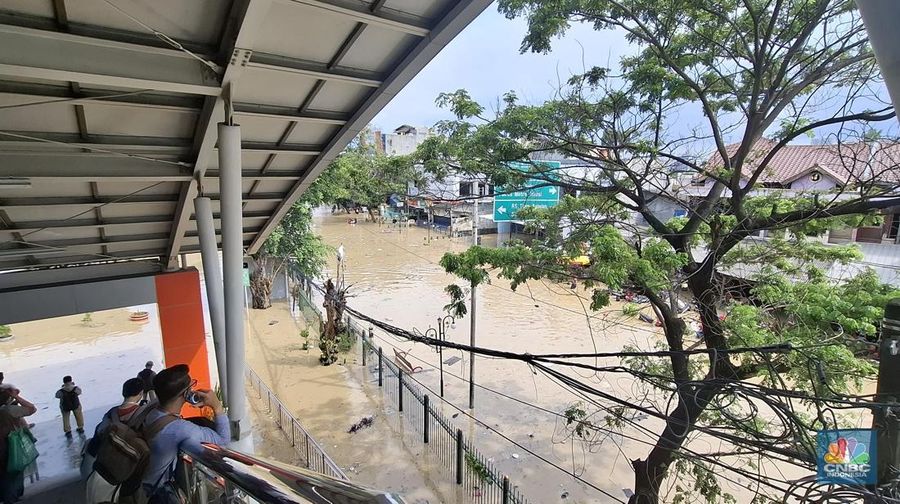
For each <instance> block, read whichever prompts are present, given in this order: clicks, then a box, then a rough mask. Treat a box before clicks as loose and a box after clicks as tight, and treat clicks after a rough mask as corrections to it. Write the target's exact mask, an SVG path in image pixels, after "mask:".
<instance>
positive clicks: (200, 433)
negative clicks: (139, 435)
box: [143, 364, 231, 498]
mask: <svg viewBox="0 0 900 504" xmlns="http://www.w3.org/2000/svg"><path fill="white" fill-rule="evenodd" d="M195 385H196V380H193V379H191V376H190V369H189V368H188V366H187V365H185V364H178V365H175V366H172V367H168V368H166V369H163V370H162V371H160V372H159V373H158V374H157V375H156V377H155V378H154V379H153V388H154V390H155V391H156V397H157V399H158V400H159V404H158V405H157V406H156V407H154V409H153V410H151V411H150V412H149V413H147V416H146V418H145V419H144V431H145V432H147V431H150V430H153V431H156V434H155V435H154V436H153V437H152V439H151V440H150V443H149V444H150V464H149V467H148V468H147V472H146V473H144V480H143V487H144V492H145V495H146V496H147V497H148V498H149V497H151V496H152V495H153V494H154V492H156V491H157V490H158V489H160V488H161V487H162V486H163V485H165V484H166V483H167V482H169V481H170V480H171V479H172V478H173V473H174V469H175V463H176V461H177V459H178V451H179V450H186V451H188V452H191V451H194V452H197V451H200V450H202V446H201V445H202V443H213V444H218V445H225V444H227V443H228V440H229V438H230V437H231V429H230V427H229V425H228V417H227V416H226V415H225V408H224V407H223V406H222V402H221V401H220V400H219V398H218V397H217V396H216V394H215V392H213V391H212V390H209V389H195V388H194V386H195ZM190 395H193V396H195V397H196V399H197V402H196V403H192V405H193V406H196V407H197V408H203V407H209V408H212V410H213V413H215V418H214V425H215V428H209V427H202V426H200V425H197V424H195V423H193V422H190V421H188V420H185V419H183V418H182V417H181V409H182V408H183V407H184V405H185V403H186V402H187V398H188V397H189V396H190ZM162 424H164V426H162V427H161V428H160V425H162Z"/></svg>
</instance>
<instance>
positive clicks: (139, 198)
mask: <svg viewBox="0 0 900 504" xmlns="http://www.w3.org/2000/svg"><path fill="white" fill-rule="evenodd" d="M206 196H207V197H208V198H210V199H211V200H213V201H218V200H219V195H218V194H207V195H206ZM283 197H284V195H283V194H281V193H254V194H244V197H243V199H244V201H251V202H253V201H256V202H263V203H274V202H278V201H281V199H282V198H283ZM145 203H178V195H177V194H147V195H144V194H133V195H130V196H129V195H118V196H97V197H93V196H56V197H33V198H0V208H23V207H49V206H54V207H66V206H94V205H103V206H111V205H134V204H145Z"/></svg>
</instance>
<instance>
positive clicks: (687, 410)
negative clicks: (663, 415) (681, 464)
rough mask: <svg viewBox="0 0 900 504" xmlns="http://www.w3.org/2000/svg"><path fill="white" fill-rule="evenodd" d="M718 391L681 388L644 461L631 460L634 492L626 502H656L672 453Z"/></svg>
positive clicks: (714, 387) (678, 447)
mask: <svg viewBox="0 0 900 504" xmlns="http://www.w3.org/2000/svg"><path fill="white" fill-rule="evenodd" d="M716 393H718V387H717V386H713V385H699V386H696V387H689V388H687V389H684V392H682V393H680V394H679V397H678V406H677V407H676V408H675V410H674V411H672V413H671V414H670V415H669V417H668V418H667V419H666V427H665V430H663V433H662V434H661V435H660V436H659V439H658V440H657V441H656V445H655V446H654V447H653V450H651V451H650V454H649V455H648V456H647V458H646V459H644V460H632V461H631V466H632V467H633V468H634V495H632V496H631V498H630V499H628V504H658V503H659V490H660V487H661V486H662V482H663V480H665V478H666V474H667V472H668V470H669V465H670V464H671V463H672V460H673V458H674V455H675V453H676V452H677V451H678V450H679V449H680V448H681V446H682V445H683V444H684V440H685V439H686V438H687V436H688V435H689V434H690V433H691V431H693V430H694V426H695V425H696V423H697V418H699V417H700V414H701V413H703V410H705V409H706V406H707V405H709V402H710V401H711V400H712V398H713V397H715V395H716Z"/></svg>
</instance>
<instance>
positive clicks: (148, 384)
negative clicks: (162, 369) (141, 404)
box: [137, 361, 156, 402]
mask: <svg viewBox="0 0 900 504" xmlns="http://www.w3.org/2000/svg"><path fill="white" fill-rule="evenodd" d="M137 377H138V378H140V379H141V381H143V382H144V399H143V400H144V401H147V402H151V401H153V400H154V399H156V391H155V390H154V389H153V379H154V378H156V372H154V371H153V361H147V363H146V364H144V369H142V370H141V372H140V373H138V374H137Z"/></svg>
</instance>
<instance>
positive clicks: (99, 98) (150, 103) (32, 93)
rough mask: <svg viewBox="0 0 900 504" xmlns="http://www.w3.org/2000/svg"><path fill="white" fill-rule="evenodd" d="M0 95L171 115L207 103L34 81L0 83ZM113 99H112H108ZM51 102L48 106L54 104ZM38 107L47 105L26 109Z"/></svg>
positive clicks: (191, 98)
mask: <svg viewBox="0 0 900 504" xmlns="http://www.w3.org/2000/svg"><path fill="white" fill-rule="evenodd" d="M0 93H4V94H11V95H16V96H21V97H25V98H29V99H31V100H32V101H33V102H35V103H37V102H47V101H51V100H53V101H55V100H54V99H58V100H65V101H59V102H56V103H59V104H65V105H74V104H81V105H91V104H96V105H106V106H117V107H140V108H148V109H152V110H164V111H168V112H179V113H187V114H197V113H199V112H200V108H201V107H202V106H203V100H202V99H198V98H197V97H196V96H184V95H178V96H174V95H164V94H159V93H154V92H151V91H147V92H143V93H139V94H134V95H129V96H116V95H121V94H122V93H121V92H119V91H102V90H97V89H84V88H83V87H82V88H81V89H80V90H79V91H78V93H75V92H73V91H72V90H71V88H69V86H55V85H52V84H37V83H33V82H27V83H26V82H15V81H3V80H0ZM107 96H109V97H110V98H105V97H107ZM54 104H55V103H48V104H46V105H54ZM25 106H27V107H30V108H34V110H40V109H39V108H36V107H41V106H45V105H28V104H27V102H26V103H25V104H23V107H25Z"/></svg>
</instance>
